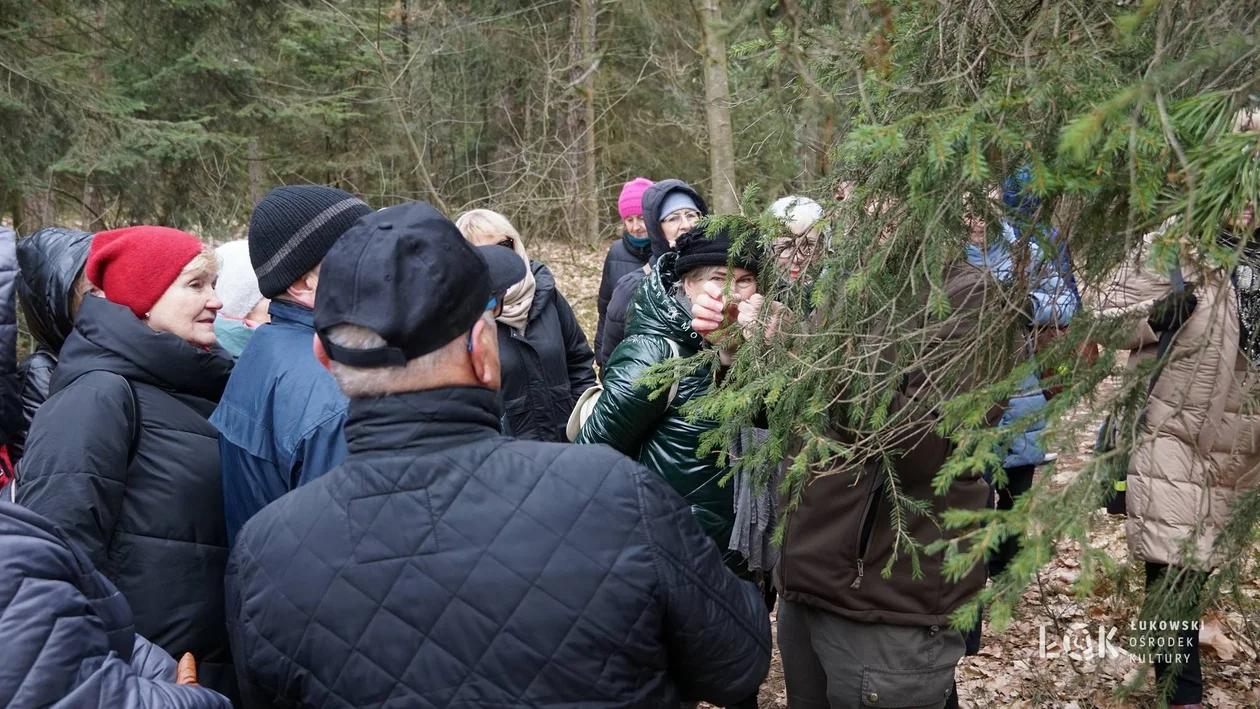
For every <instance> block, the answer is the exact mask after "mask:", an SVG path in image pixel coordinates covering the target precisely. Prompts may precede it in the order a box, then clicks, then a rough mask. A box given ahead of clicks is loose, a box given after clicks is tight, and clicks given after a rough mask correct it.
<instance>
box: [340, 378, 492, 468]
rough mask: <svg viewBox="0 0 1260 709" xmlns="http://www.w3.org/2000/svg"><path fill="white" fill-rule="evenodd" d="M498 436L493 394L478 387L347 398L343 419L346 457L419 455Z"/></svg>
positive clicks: (445, 388) (446, 388)
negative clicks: (398, 453) (403, 451)
mask: <svg viewBox="0 0 1260 709" xmlns="http://www.w3.org/2000/svg"><path fill="white" fill-rule="evenodd" d="M498 435H500V433H499V398H498V394H497V393H496V392H493V391H490V390H489V389H486V388H483V387H444V388H441V389H431V390H429V391H413V392H408V393H406V394H393V395H390V396H380V397H373V398H367V399H351V400H350V408H349V410H348V412H347V415H346V443H347V445H348V447H349V451H350V457H351V458H353V457H356V456H360V455H371V454H373V453H376V452H381V451H396V450H401V449H406V450H408V451H410V452H416V453H419V454H424V453H427V452H434V451H440V450H445V449H447V448H453V447H455V446H460V445H464V444H466V443H471V442H473V441H478V440H481V439H485V438H493V437H495V436H498Z"/></svg>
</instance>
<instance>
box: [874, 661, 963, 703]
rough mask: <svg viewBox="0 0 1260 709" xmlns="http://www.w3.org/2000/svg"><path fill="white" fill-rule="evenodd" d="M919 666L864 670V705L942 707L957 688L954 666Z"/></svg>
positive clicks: (953, 664)
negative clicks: (913, 668) (904, 668)
mask: <svg viewBox="0 0 1260 709" xmlns="http://www.w3.org/2000/svg"><path fill="white" fill-rule="evenodd" d="M955 664H957V663H952V664H948V665H937V666H935V667H926V668H923V669H916V670H884V669H879V668H876V667H866V668H864V669H863V670H862V706H864V707H884V708H885V709H910V708H915V709H918V708H920V707H943V706H945V700H947V699H949V695H950V692H952V691H953V688H954V666H955Z"/></svg>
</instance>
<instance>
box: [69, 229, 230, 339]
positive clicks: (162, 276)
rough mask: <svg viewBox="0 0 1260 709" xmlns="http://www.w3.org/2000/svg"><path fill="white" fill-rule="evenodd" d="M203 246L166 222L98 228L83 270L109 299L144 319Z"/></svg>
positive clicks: (191, 236) (192, 237) (190, 235)
mask: <svg viewBox="0 0 1260 709" xmlns="http://www.w3.org/2000/svg"><path fill="white" fill-rule="evenodd" d="M205 248H206V247H205V245H204V244H202V243H201V241H200V240H199V239H197V237H195V236H193V235H192V234H189V233H187V232H183V231H180V230H179V229H171V228H168V227H164V226H131V227H126V228H124V229H114V230H112V231H102V232H100V233H99V234H97V235H96V236H95V237H93V238H92V248H91V250H90V251H89V252H88V260H87V267H86V268H85V269H84V270H85V272H86V273H87V277H88V280H89V281H91V282H92V285H94V286H96V287H97V288H100V289H101V290H103V291H105V298H106V299H107V300H109V301H110V302H111V303H117V304H119V305H125V306H127V307H128V308H130V309H131V312H133V313H135V314H136V317H138V318H141V319H143V318H144V317H145V315H146V314H147V313H148V312H149V310H151V309H152V308H153V304H154V303H156V302H158V299H159V298H161V297H162V294H163V293H165V292H166V289H167V288H170V287H171V284H172V283H174V282H175V279H176V278H178V277H179V272H180V271H182V270H184V266H187V265H188V262H189V261H192V260H193V259H194V258H196V256H197V254H199V253H201V252H202V250H203V249H205Z"/></svg>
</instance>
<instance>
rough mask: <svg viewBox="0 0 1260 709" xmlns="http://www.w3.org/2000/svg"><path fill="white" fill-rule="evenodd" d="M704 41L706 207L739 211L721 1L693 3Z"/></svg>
mask: <svg viewBox="0 0 1260 709" xmlns="http://www.w3.org/2000/svg"><path fill="white" fill-rule="evenodd" d="M695 4H696V11H697V14H699V16H700V32H701V35H702V36H703V40H704V99H705V115H706V117H707V118H708V124H709V197H710V201H709V204H710V205H711V206H712V208H713V210H714V212H717V213H732V212H738V211H739V190H738V187H737V186H736V183H735V139H734V136H733V135H732V132H731V90H730V86H729V83H728V80H727V74H726V33H725V30H724V28H723V27H722V7H721V0H695Z"/></svg>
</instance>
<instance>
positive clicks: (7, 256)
mask: <svg viewBox="0 0 1260 709" xmlns="http://www.w3.org/2000/svg"><path fill="white" fill-rule="evenodd" d="M17 278H18V262H17V233H15V232H14V231H13V230H12V229H7V228H5V227H0V438H3V440H0V444H7V443H8V442H9V441H10V440H12V438H13V436H14V434H15V433H17V432H18V431H19V430H21V428H22V403H21V399H20V397H19V394H18V390H19V389H20V385H19V384H18V371H17V336H18V326H17V297H16V295H15V288H16V285H17Z"/></svg>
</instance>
